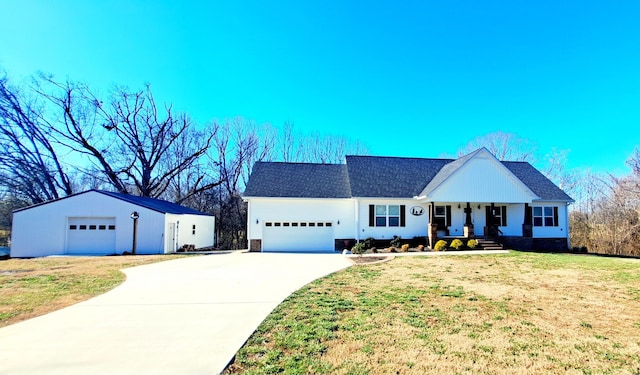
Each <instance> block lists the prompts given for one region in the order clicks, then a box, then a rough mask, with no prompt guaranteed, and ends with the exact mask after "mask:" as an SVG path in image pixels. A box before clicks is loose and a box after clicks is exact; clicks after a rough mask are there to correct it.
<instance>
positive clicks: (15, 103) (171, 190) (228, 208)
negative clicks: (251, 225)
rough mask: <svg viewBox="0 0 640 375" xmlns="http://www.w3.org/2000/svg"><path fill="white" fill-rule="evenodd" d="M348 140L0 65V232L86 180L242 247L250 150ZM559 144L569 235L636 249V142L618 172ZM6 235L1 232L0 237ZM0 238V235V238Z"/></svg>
mask: <svg viewBox="0 0 640 375" xmlns="http://www.w3.org/2000/svg"><path fill="white" fill-rule="evenodd" d="M478 147H487V148H488V149H489V151H491V152H492V153H493V154H494V155H496V157H497V158H499V159H500V160H517V161H528V162H530V163H531V164H534V165H536V164H540V163H538V160H536V155H538V150H537V146H536V144H535V142H531V141H529V140H526V139H521V138H519V137H517V136H516V135H514V134H511V133H502V132H495V133H490V134H487V135H485V136H482V137H478V138H476V139H474V140H472V141H470V142H469V143H468V144H467V145H465V146H464V147H462V148H460V150H459V152H458V154H459V155H462V154H465V153H467V152H469V151H472V150H475V149H477V148H478ZM366 153H367V149H366V147H365V146H364V145H362V144H361V143H359V142H357V141H352V140H348V139H346V138H344V137H339V136H327V135H322V134H320V133H315V134H302V133H300V132H297V131H296V129H295V126H294V123H293V122H291V121H287V122H285V123H284V124H283V125H282V126H280V127H275V126H273V125H270V124H258V123H256V122H254V121H251V120H248V119H245V118H241V117H238V118H235V119H230V120H223V121H218V120H212V121H210V122H208V123H206V124H198V123H196V122H195V121H193V119H192V118H191V117H190V116H189V114H187V113H184V112H179V111H176V110H174V109H173V108H172V106H171V105H166V104H162V105H159V104H158V103H156V100H155V99H154V95H153V92H152V90H151V87H150V86H145V87H143V88H141V89H139V90H131V89H129V88H125V87H114V88H113V89H112V90H111V91H110V92H108V93H107V94H106V95H99V94H97V93H96V92H95V91H94V90H92V89H91V88H90V87H89V86H88V85H87V84H85V83H81V82H73V81H69V80H67V81H58V80H56V79H54V77H52V76H50V75H45V74H38V75H35V76H33V77H32V78H31V80H30V81H27V82H21V83H14V82H12V81H10V79H9V77H8V75H7V74H6V73H0V237H2V233H4V232H2V230H6V229H8V228H10V225H11V222H10V220H11V212H12V210H14V209H17V208H20V207H24V206H27V205H31V204H36V203H41V202H45V201H48V200H52V199H58V198H61V197H64V196H67V195H70V194H74V193H78V192H81V191H85V190H88V189H107V190H114V191H118V192H121V193H127V194H134V195H140V196H145V197H152V198H160V199H165V200H168V201H172V202H176V203H179V204H182V205H185V206H188V207H191V208H194V209H197V210H201V211H204V212H208V213H212V214H214V215H215V216H216V230H217V239H218V244H217V245H218V246H219V247H221V248H245V247H246V206H245V204H244V202H243V201H242V198H241V195H240V194H241V193H242V191H243V190H244V186H245V185H246V183H247V180H248V177H249V174H250V172H251V168H252V167H253V164H254V163H255V162H256V161H285V162H318V163H342V162H343V160H344V155H346V154H366ZM568 154H569V153H568V151H567V150H558V149H555V148H554V149H552V150H551V151H550V152H548V153H547V154H546V155H545V156H544V160H543V161H542V163H541V164H543V165H545V167H544V168H541V170H542V171H543V173H544V174H545V175H547V177H549V178H550V179H551V180H552V181H554V182H555V183H556V184H557V185H558V186H560V187H561V188H562V189H563V190H565V191H566V192H567V193H568V194H569V195H570V196H572V197H573V198H574V199H575V200H576V202H575V203H574V204H573V205H572V206H571V207H570V227H571V231H570V236H571V243H572V245H573V246H575V247H578V248H582V249H586V250H588V251H590V252H597V253H606V254H616V255H640V245H639V244H638V241H639V240H640V199H639V196H640V195H639V194H640V151H638V150H637V149H636V150H635V151H634V152H633V153H632V154H631V155H630V156H629V159H628V160H627V165H628V167H629V168H630V170H631V172H630V173H629V174H628V175H626V176H622V177H619V176H613V175H608V174H603V173H593V172H590V171H588V170H569V169H567V167H566V165H567V163H566V162H567V158H568ZM4 241H6V239H4ZM2 242H3V239H2V238H0V246H2V245H3V244H2Z"/></svg>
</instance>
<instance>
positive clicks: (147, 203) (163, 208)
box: [90, 190, 213, 216]
mask: <svg viewBox="0 0 640 375" xmlns="http://www.w3.org/2000/svg"><path fill="white" fill-rule="evenodd" d="M90 191H95V192H97V193H100V194H104V195H108V196H110V197H114V198H117V199H120V200H123V201H125V202H129V203H132V204H135V205H137V206H141V207H144V208H148V209H150V210H153V211H157V212H161V213H164V214H174V215H204V216H213V215H211V214H208V213H205V212H201V211H198V210H194V209H192V208H189V207H185V206H181V205H179V204H177V203H172V202H169V201H164V200H162V199H155V198H148V197H140V196H137V195H129V194H122V193H115V192H112V191H104V190H90Z"/></svg>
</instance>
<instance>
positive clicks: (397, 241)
mask: <svg viewBox="0 0 640 375" xmlns="http://www.w3.org/2000/svg"><path fill="white" fill-rule="evenodd" d="M401 239H402V237H400V236H393V239H392V240H391V243H390V245H391V246H393V247H400V240H401Z"/></svg>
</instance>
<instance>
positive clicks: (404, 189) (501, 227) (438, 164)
mask: <svg viewBox="0 0 640 375" xmlns="http://www.w3.org/2000/svg"><path fill="white" fill-rule="evenodd" d="M243 198H244V199H245V201H246V202H247V203H248V215H247V216H248V223H247V231H248V239H249V247H250V249H251V250H252V251H288V250H290V251H327V250H341V249H342V248H344V247H345V245H346V244H352V243H354V242H355V241H359V240H363V239H365V238H368V237H373V238H375V239H376V240H381V241H384V240H390V239H391V238H392V237H393V236H401V237H402V238H403V239H406V240H409V239H413V238H414V237H422V238H425V239H428V242H429V243H430V244H433V243H435V242H434V241H435V240H436V239H438V238H452V237H467V238H469V237H489V238H492V239H494V240H497V241H499V242H501V243H502V244H504V245H506V246H509V247H512V248H521V249H557V250H563V249H566V248H567V247H568V246H569V243H568V239H569V225H568V205H569V204H570V203H571V202H573V200H572V199H571V198H570V197H569V196H568V195H567V194H566V193H565V192H563V191H562V190H561V189H560V188H559V187H557V186H556V185H555V184H553V183H552V182H551V181H550V180H549V179H547V178H546V177H545V176H544V175H543V174H542V173H540V171H538V170H537V169H535V168H534V167H533V166H531V165H530V164H529V163H526V162H510V161H503V162H501V161H499V160H498V159H496V158H495V156H494V155H492V154H491V153H490V152H489V151H488V150H487V149H485V148H482V149H478V150H476V151H474V152H472V153H470V154H468V155H466V156H463V157H461V158H459V159H455V160H452V159H424V158H398V157H374V156H347V157H346V163H345V164H312V163H274V162H258V163H256V164H255V165H254V168H253V171H252V174H251V176H250V179H249V182H248V184H247V188H246V191H245V193H244V194H243Z"/></svg>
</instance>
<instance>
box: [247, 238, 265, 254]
mask: <svg viewBox="0 0 640 375" xmlns="http://www.w3.org/2000/svg"><path fill="white" fill-rule="evenodd" d="M249 251H251V252H261V251H262V240H251V242H250V246H249Z"/></svg>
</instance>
